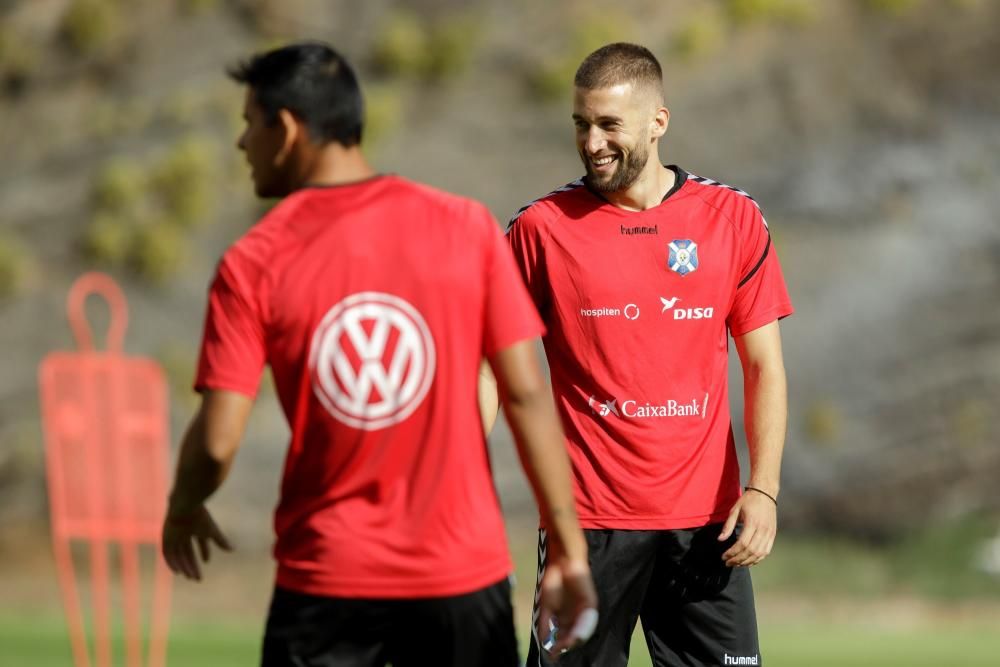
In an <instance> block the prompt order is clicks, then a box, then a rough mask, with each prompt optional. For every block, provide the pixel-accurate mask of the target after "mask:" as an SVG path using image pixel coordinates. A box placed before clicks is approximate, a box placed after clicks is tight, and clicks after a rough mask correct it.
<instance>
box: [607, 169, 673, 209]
mask: <svg viewBox="0 0 1000 667" xmlns="http://www.w3.org/2000/svg"><path fill="white" fill-rule="evenodd" d="M676 181H677V174H675V173H674V171H673V170H672V169H667V168H666V167H664V166H663V165H662V164H660V163H659V161H657V160H650V161H649V162H648V163H647V164H646V167H645V169H643V170H642V173H641V174H640V175H639V178H638V179H636V181H635V183H633V184H632V185H630V186H629V187H628V188H626V189H625V190H619V191H617V192H602V193H601V194H602V195H603V196H604V198H605V199H607V200H608V202H610V203H611V204H613V205H614V206H617V207H618V208H622V209H625V210H626V211H645V210H646V209H649V208H653V207H654V206H657V205H659V204H660V203H661V202H662V201H663V198H664V197H666V196H667V193H668V192H670V189H671V188H673V187H674V183H675V182H676Z"/></svg>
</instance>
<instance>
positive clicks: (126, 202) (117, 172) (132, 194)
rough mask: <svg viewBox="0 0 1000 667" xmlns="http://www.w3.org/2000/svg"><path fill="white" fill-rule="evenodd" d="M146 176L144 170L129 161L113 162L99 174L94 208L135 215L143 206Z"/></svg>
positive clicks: (94, 189)
mask: <svg viewBox="0 0 1000 667" xmlns="http://www.w3.org/2000/svg"><path fill="white" fill-rule="evenodd" d="M145 191H146V176H145V174H144V173H143V170H142V168H141V167H140V166H139V165H137V164H135V163H133V162H131V161H128V160H112V161H111V162H109V163H108V164H106V165H105V166H104V167H103V168H102V169H101V171H100V172H99V173H98V174H97V178H96V179H95V181H94V185H93V191H92V199H93V203H94V206H95V207H96V208H97V209H98V210H100V211H102V212H107V213H116V214H130V213H135V212H136V211H137V210H138V209H139V208H140V207H141V205H142V202H143V199H144V198H145Z"/></svg>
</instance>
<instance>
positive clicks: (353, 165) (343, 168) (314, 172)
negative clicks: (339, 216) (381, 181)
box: [298, 144, 375, 187]
mask: <svg viewBox="0 0 1000 667" xmlns="http://www.w3.org/2000/svg"><path fill="white" fill-rule="evenodd" d="M372 176H375V171H374V170H373V169H372V168H371V165H369V164H368V161H367V160H366V159H365V156H364V153H362V152H361V149H360V148H359V147H357V146H352V147H350V148H344V147H343V146H340V145H338V144H333V145H331V146H327V147H324V148H323V149H322V150H320V151H317V152H316V154H315V156H314V157H313V159H312V160H311V161H310V162H309V164H308V165H307V167H306V169H305V170H304V171H303V174H302V178H300V179H298V180H299V182H300V183H301V185H300V186H299V187H306V186H331V185H346V184H349V183H357V182H358V181H363V180H365V179H368V178H371V177H372Z"/></svg>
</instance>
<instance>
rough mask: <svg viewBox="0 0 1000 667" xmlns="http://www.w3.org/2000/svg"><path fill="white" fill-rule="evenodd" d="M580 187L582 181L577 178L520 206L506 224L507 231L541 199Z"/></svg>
mask: <svg viewBox="0 0 1000 667" xmlns="http://www.w3.org/2000/svg"><path fill="white" fill-rule="evenodd" d="M582 185H583V179H582V178H578V179H576V180H575V181H572V182H570V183H567V184H566V185H564V186H562V187H561V188H556V189H555V190H553V191H552V192H550V193H548V194H546V195H542V196H541V197H539V198H538V199H532V200H531V201H529V202H528V203H527V204H525V205H524V206H522V207H521V208H519V209H518V210H517V213H515V214H514V217H512V218H511V219H510V220H509V221H508V222H507V229H510V227H511V225H513V224H514V223H515V222H517V219H518V218H520V217H521V216H522V215H523V214H524V212H525V211H527V210H528V209H529V208H531V207H532V206H534V205H535V204H537V203H538V202H540V201H542V200H543V199H547V198H548V197H551V196H552V195H555V194H559V193H560V192H568V191H570V190H575V189H577V188H578V187H580V186H582Z"/></svg>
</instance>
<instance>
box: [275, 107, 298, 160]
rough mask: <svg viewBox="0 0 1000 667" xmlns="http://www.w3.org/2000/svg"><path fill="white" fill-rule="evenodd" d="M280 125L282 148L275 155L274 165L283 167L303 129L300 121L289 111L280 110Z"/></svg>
mask: <svg viewBox="0 0 1000 667" xmlns="http://www.w3.org/2000/svg"><path fill="white" fill-rule="evenodd" d="M278 124H279V125H280V126H281V133H282V139H281V147H280V148H279V149H278V152H277V153H275V155H274V164H275V165H281V164H283V163H284V162H285V160H287V159H288V156H289V155H291V153H292V149H293V148H294V146H295V142H296V141H298V139H299V133H301V132H302V128H301V126H300V125H299V121H298V119H297V118H296V117H295V114H293V113H292V112H291V111H289V110H288V109H278Z"/></svg>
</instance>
